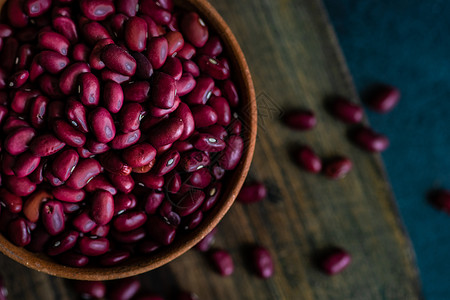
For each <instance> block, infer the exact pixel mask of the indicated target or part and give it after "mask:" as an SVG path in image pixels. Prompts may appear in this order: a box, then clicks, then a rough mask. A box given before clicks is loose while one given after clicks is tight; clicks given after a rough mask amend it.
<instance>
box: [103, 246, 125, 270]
mask: <svg viewBox="0 0 450 300" xmlns="http://www.w3.org/2000/svg"><path fill="white" fill-rule="evenodd" d="M130 256H131V254H130V252H128V251H125V250H112V251H109V252H107V253H105V254H103V255H102V256H101V257H100V264H101V265H102V266H107V267H109V266H115V265H117V264H119V263H121V262H123V261H125V260H127V259H128V258H130Z"/></svg>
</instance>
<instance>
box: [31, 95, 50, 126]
mask: <svg viewBox="0 0 450 300" xmlns="http://www.w3.org/2000/svg"><path fill="white" fill-rule="evenodd" d="M49 102H50V101H49V99H48V98H47V97H44V96H38V97H36V98H34V99H33V100H32V101H31V105H30V123H31V125H33V127H34V128H38V129H40V128H43V127H44V125H45V119H46V117H47V106H48V104H49Z"/></svg>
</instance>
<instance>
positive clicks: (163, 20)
mask: <svg viewBox="0 0 450 300" xmlns="http://www.w3.org/2000/svg"><path fill="white" fill-rule="evenodd" d="M139 10H140V11H141V12H142V13H143V14H145V15H148V16H149V17H150V18H152V19H153V20H154V21H155V22H156V23H157V24H159V25H167V24H169V23H170V19H171V18H172V14H171V13H170V12H169V11H167V10H165V9H163V8H161V7H160V6H158V5H157V3H156V2H154V1H153V0H141V1H140V5H139Z"/></svg>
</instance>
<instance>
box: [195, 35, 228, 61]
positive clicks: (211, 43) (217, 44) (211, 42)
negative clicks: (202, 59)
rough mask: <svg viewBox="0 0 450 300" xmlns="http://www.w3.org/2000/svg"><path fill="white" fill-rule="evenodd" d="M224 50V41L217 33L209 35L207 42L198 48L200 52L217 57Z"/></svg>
mask: <svg viewBox="0 0 450 300" xmlns="http://www.w3.org/2000/svg"><path fill="white" fill-rule="evenodd" d="M222 51H223V46H222V42H221V41H220V38H219V37H218V36H216V35H212V36H210V37H209V39H208V41H207V42H206V44H205V45H204V46H203V47H202V48H200V49H198V53H199V54H203V55H206V56H209V57H216V56H219V55H220V54H221V53H222Z"/></svg>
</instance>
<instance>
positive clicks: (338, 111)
mask: <svg viewBox="0 0 450 300" xmlns="http://www.w3.org/2000/svg"><path fill="white" fill-rule="evenodd" d="M331 111H332V113H333V115H334V116H335V117H337V118H338V119H340V120H342V121H344V122H346V123H350V124H354V123H359V122H361V121H362V118H363V113H364V112H363V109H362V107H361V106H359V105H358V104H356V103H352V102H350V101H348V100H347V99H344V98H338V99H335V100H334V101H333V103H332V104H331Z"/></svg>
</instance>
